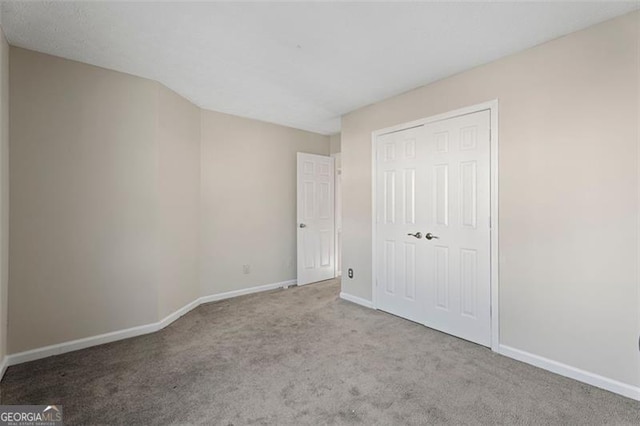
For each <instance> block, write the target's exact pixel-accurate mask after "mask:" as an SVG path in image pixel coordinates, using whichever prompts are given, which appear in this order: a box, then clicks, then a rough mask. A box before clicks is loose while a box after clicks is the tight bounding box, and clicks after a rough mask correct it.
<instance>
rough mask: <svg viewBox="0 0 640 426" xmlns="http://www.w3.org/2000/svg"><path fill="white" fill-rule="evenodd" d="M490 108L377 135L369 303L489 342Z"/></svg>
mask: <svg viewBox="0 0 640 426" xmlns="http://www.w3.org/2000/svg"><path fill="white" fill-rule="evenodd" d="M490 121H491V119H490V112H489V111H488V110H487V111H480V112H476V113H472V114H467V115H462V116H459V117H454V118H450V119H447V120H442V121H437V122H433V123H429V124H425V125H422V126H418V127H414V128H411V129H407V130H402V131H398V132H394V133H389V134H385V135H381V136H378V137H377V139H376V145H377V146H376V153H377V158H376V203H377V204H376V215H377V217H376V256H377V260H376V265H377V268H376V269H377V280H376V306H377V308H379V309H382V310H385V311H387V312H390V313H392V314H395V315H398V316H401V317H404V318H407V319H410V320H412V321H416V322H419V323H422V324H424V325H426V326H428V327H431V328H434V329H437V330H440V331H443V332H445V333H449V334H452V335H454V336H458V337H461V338H463V339H466V340H470V341H473V342H476V343H479V344H482V345H485V346H490V344H491V274H490V265H491V258H490V253H491V239H490V231H491V230H490Z"/></svg>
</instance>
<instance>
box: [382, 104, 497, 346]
mask: <svg viewBox="0 0 640 426" xmlns="http://www.w3.org/2000/svg"><path fill="white" fill-rule="evenodd" d="M486 110H489V112H490V115H491V136H490V145H491V147H490V149H491V153H490V173H491V183H490V187H491V190H490V197H491V202H490V205H491V207H490V209H491V211H490V215H491V235H490V244H491V265H490V270H491V350H493V351H497V349H498V346H499V345H500V316H499V312H500V309H499V302H500V297H499V293H498V292H499V289H500V276H499V268H498V265H499V262H498V259H499V257H498V256H499V250H498V242H499V238H498V228H499V223H500V222H499V220H498V211H499V204H498V100H497V99H494V100H492V101H488V102H483V103H480V104H476V105H472V106H469V107H465V108H460V109H456V110H454V111H449V112H445V113H443V114H438V115H434V116H431V117H427V118H421V119H419V120H414V121H410V122H408V123H403V124H398V125H395V126H391V127H386V128H384V129H380V130H376V131H374V132H372V133H371V236H372V239H371V241H372V244H371V260H372V262H371V266H372V270H371V274H372V275H371V278H372V279H371V283H372V284H371V285H372V287H371V300H372V307H373V308H374V309H376V308H377V306H378V304H377V300H376V285H377V281H378V278H377V274H376V220H377V212H376V204H377V203H376V156H377V152H376V139H377V138H378V136H381V135H385V134H387V133H393V132H398V131H400V130H406V129H410V128H413V127H418V126H424V125H426V124H429V123H434V122H436V121H442V120H448V119H450V118H453V117H459V116H461V115H467V114H473V113H475V112H479V111H486Z"/></svg>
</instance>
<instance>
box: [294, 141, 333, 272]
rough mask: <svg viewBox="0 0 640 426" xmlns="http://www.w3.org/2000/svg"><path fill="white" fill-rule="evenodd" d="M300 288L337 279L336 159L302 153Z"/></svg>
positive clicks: (299, 247)
mask: <svg viewBox="0 0 640 426" xmlns="http://www.w3.org/2000/svg"><path fill="white" fill-rule="evenodd" d="M297 188H298V189H297V193H298V195H297V197H298V201H297V234H298V236H297V241H298V250H297V251H298V285H304V284H309V283H312V282H316V281H322V280H328V279H330V278H333V277H334V275H335V234H334V232H335V231H334V226H335V223H334V222H335V209H334V159H333V158H332V157H326V156H323V155H315V154H305V153H301V152H299V153H298V179H297Z"/></svg>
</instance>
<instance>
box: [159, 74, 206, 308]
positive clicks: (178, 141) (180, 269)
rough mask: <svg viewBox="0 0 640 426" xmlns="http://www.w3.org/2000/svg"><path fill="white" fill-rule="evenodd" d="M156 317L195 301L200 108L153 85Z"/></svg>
mask: <svg viewBox="0 0 640 426" xmlns="http://www.w3.org/2000/svg"><path fill="white" fill-rule="evenodd" d="M157 137H158V171H159V181H158V182H159V195H160V199H159V202H160V208H159V223H158V236H159V238H160V242H159V244H158V250H159V252H158V255H159V269H158V272H159V275H158V312H159V314H158V316H159V318H164V317H165V316H167V315H169V314H170V313H172V312H174V311H176V310H177V309H179V308H181V307H182V306H184V305H186V304H187V303H189V302H192V301H193V300H195V299H196V298H198V297H199V296H200V291H199V290H200V280H199V276H200V270H199V260H200V246H199V244H200V239H199V236H200V109H199V108H198V107H196V106H195V105H193V104H192V103H191V102H189V101H187V100H186V99H184V98H182V97H181V96H179V95H177V94H176V93H174V92H172V91H171V90H169V89H167V88H165V87H164V86H162V85H158V134H157Z"/></svg>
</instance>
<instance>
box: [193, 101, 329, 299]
mask: <svg viewBox="0 0 640 426" xmlns="http://www.w3.org/2000/svg"><path fill="white" fill-rule="evenodd" d="M201 152H202V166H201V173H202V181H201V182H202V259H201V262H202V275H201V279H202V292H203V294H205V295H206V294H213V293H219V292H227V291H232V290H239V289H242V288H247V287H253V286H258V285H263V284H271V283H277V282H282V281H287V280H291V279H295V278H296V227H295V225H296V216H295V214H296V210H295V209H296V204H295V202H296V152H308V153H313V154H324V155H328V154H329V138H328V137H327V136H321V135H318V134H315V133H309V132H305V131H302V130H296V129H291V128H288V127H282V126H277V125H274V124H269V123H264V122H260V121H255V120H249V119H245V118H240V117H235V116H232V115H226V114H221V113H217V112H212V111H202V147H201ZM243 265H250V266H251V273H250V274H244V273H243V269H242V266H243Z"/></svg>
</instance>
